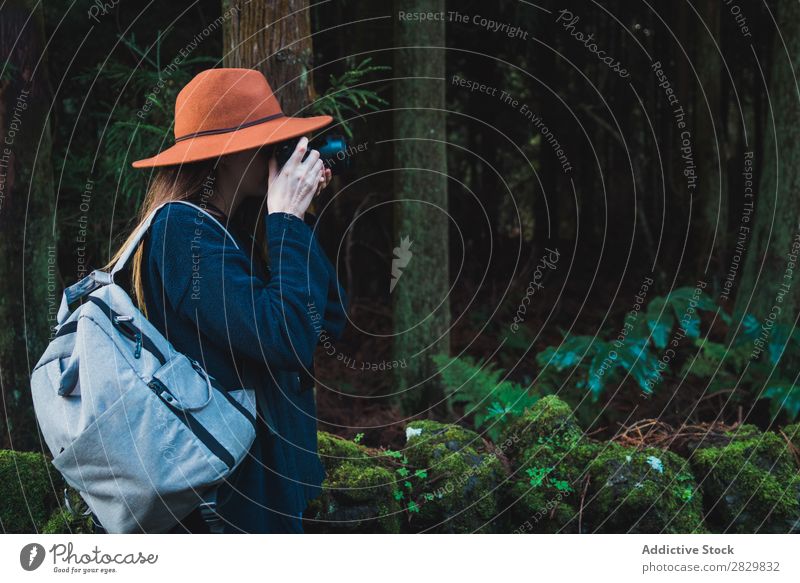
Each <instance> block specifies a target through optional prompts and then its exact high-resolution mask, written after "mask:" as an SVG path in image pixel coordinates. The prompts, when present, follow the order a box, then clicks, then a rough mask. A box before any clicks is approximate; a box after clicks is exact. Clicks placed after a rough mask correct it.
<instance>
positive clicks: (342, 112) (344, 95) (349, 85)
mask: <svg viewBox="0 0 800 583" xmlns="http://www.w3.org/2000/svg"><path fill="white" fill-rule="evenodd" d="M371 61H372V58H371V57H368V58H366V59H364V60H363V61H361V62H360V63H359V64H358V65H356V66H355V67H354V68H352V69H349V70H348V71H345V72H344V74H342V75H341V76H339V77H336V76H335V75H331V76H330V78H329V80H330V87H328V89H327V91H325V93H323V94H322V95H321V96H320V97H318V98H317V99H316V100H315V101H314V103H312V104H311V108H310V109H311V111H312V113H314V114H316V115H330V116H332V117H333V118H334V119H335V120H336V122H337V123H338V124H339V125H340V126H341V127H342V129H343V130H344V132H345V133H346V134H347V137H349V138H352V137H353V132H352V130H351V129H350V123H349V121H348V117H349V116H351V115H353V116H358V115H359V112H360V111H361V110H363V109H367V110H370V111H378V110H379V109H380V108H379V107H378V105H388V104H389V102H388V101H386V100H385V99H383V98H382V97H380V96H379V95H378V94H377V93H376V92H375V91H372V90H371V89H364V88H362V87H360V85H363V84H365V83H367V82H366V81H364V79H365V78H366V77H367V76H368V75H370V74H371V73H374V72H376V71H384V70H387V69H391V67H388V66H378V65H370V62H371Z"/></svg>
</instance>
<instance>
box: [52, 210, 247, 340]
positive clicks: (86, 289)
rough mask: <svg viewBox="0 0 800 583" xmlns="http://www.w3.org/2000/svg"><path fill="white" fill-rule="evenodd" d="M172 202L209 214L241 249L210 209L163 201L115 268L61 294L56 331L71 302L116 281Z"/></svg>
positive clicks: (99, 272)
mask: <svg viewBox="0 0 800 583" xmlns="http://www.w3.org/2000/svg"><path fill="white" fill-rule="evenodd" d="M170 203H181V204H187V205H189V206H192V207H194V208H196V209H197V210H198V211H199V212H202V213H204V214H205V215H206V216H208V217H209V218H210V219H211V220H212V221H214V222H215V223H216V224H217V225H219V228H220V229H222V230H223V231H224V232H225V234H226V235H228V237H230V239H231V241H233V245H234V246H235V247H236V249H239V245H238V244H237V243H236V239H235V238H234V237H233V235H231V233H230V231H228V229H226V228H225V227H224V225H223V224H222V223H220V222H219V221H218V220H217V219H216V218H215V217H214V216H212V215H211V214H210V213H209V212H208V211H206V210H205V209H203V208H202V207H200V206H198V205H196V204H194V203H192V202H189V201H185V200H169V201H167V202H164V203H161V204H160V205H158V206H157V207H156V208H154V209H153V210H152V211H150V214H149V215H147V218H145V220H144V221H142V223H141V224H140V225H139V227H138V228H137V230H136V236H135V237H134V238H133V239H132V240H131V242H130V245H128V247H126V248H125V251H124V253H123V254H122V255H121V256H120V258H119V259H118V260H117V262H116V263H115V264H114V267H113V269H112V270H111V271H110V272H105V271H100V270H99V269H96V270H94V271H92V272H91V273H90V274H89V275H87V276H86V277H84V278H83V279H81V280H80V281H78V282H76V283H74V284H72V285H71V286H69V287H68V288H66V289H65V290H64V293H63V295H62V296H61V305H60V306H59V309H58V315H57V317H56V322H57V324H56V326H55V329H56V331H57V330H58V329H59V328H60V327H61V325H62V324H63V323H64V322H65V321H66V320H67V318H69V316H70V314H71V313H72V312H71V310H70V309H69V306H70V304H72V303H74V302H75V301H77V300H78V299H80V298H82V297H84V296H86V295H88V294H90V293H92V292H93V291H94V290H96V289H97V288H100V287H103V286H104V285H109V284H111V283H114V275H115V274H117V273H119V272H120V271H121V270H122V269H124V268H125V265H126V264H127V263H128V260H129V259H130V258H131V255H133V253H134V251H136V247H137V246H138V245H139V243H140V242H141V240H142V238H143V237H144V235H145V233H146V232H147V229H149V228H150V225H151V224H152V222H153V219H154V218H155V216H156V212H158V210H159V209H160V208H161V207H163V206H164V205H167V204H170Z"/></svg>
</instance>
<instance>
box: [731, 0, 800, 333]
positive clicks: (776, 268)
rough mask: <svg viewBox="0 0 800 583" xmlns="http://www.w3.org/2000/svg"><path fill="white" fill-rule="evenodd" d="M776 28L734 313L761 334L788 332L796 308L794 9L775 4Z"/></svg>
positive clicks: (798, 38) (799, 137) (798, 33)
mask: <svg viewBox="0 0 800 583" xmlns="http://www.w3.org/2000/svg"><path fill="white" fill-rule="evenodd" d="M777 23H778V30H779V31H781V34H780V35H778V34H776V35H775V43H776V44H775V48H774V50H773V53H772V54H773V61H772V65H771V71H770V76H769V79H770V81H769V100H768V103H767V111H766V116H765V119H764V123H765V125H766V128H765V134H764V148H763V150H764V155H763V158H762V163H761V179H760V183H759V188H758V192H757V194H756V200H755V208H756V210H755V224H754V225H752V226H753V233H752V240H751V242H750V245H749V248H748V250H747V257H746V259H745V262H744V268H743V270H742V273H741V282H740V285H739V288H738V290H737V294H736V308H735V313H736V314H737V315H738V314H742V313H745V312H746V313H752V314H754V315H755V316H756V317H757V318H758V320H759V323H760V324H761V326H762V333H763V334H767V335H771V334H773V333H774V330H775V329H776V328H778V327H781V326H787V327H788V329H789V330H791V329H792V327H794V325H795V321H796V318H797V312H798V307H800V276H798V269H797V264H796V262H797V259H798V258H797V256H796V254H797V245H798V242H799V241H800V197H799V196H798V192H800V166H799V165H798V160H800V134H799V133H798V128H799V127H800V100H799V99H798V94H797V86H796V80H795V77H794V72H796V71H797V70H798V68H800V4H798V3H797V2H795V1H794V0H781V1H780V2H779V3H778V5H777ZM783 41H785V42H786V50H784V47H783ZM787 51H788V59H791V63H790V62H789V60H788V59H787Z"/></svg>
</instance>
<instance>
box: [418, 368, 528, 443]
mask: <svg viewBox="0 0 800 583" xmlns="http://www.w3.org/2000/svg"><path fill="white" fill-rule="evenodd" d="M432 358H433V361H434V363H435V364H436V366H437V367H438V368H439V374H440V375H441V377H442V381H443V382H444V385H445V386H446V387H447V388H448V389H450V392H449V394H448V398H449V399H450V400H451V401H452V402H454V403H466V410H467V412H468V413H469V412H474V425H475V429H476V430H478V429H480V428H481V427H483V426H484V425H485V424H487V423H488V422H494V423H492V424H491V427H489V429H488V430H487V434H488V435H489V437H490V438H491V439H492V440H493V441H497V440H498V439H499V437H500V434H501V433H502V428H503V427H504V426H505V425H506V424H507V423H508V421H510V418H512V417H515V416H518V415H520V414H521V413H522V412H523V411H524V410H525V408H526V407H530V406H532V405H533V404H534V403H535V402H536V401H537V400H538V398H539V397H538V396H537V395H532V394H530V393H529V391H528V390H527V389H525V388H524V387H522V386H521V385H519V384H517V383H515V382H513V381H510V380H507V379H505V380H504V379H503V378H502V377H503V376H505V374H506V373H505V371H504V370H503V369H501V368H497V367H496V366H495V365H494V364H492V363H490V362H485V361H482V360H481V361H478V362H476V361H475V360H474V359H473V358H472V357H469V356H462V357H458V358H451V357H450V356H449V355H448V354H436V355H434V356H433V357H432Z"/></svg>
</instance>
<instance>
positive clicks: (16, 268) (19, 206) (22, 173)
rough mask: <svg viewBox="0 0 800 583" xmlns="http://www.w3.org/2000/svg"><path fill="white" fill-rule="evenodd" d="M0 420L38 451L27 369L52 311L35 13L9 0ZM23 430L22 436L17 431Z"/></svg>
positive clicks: (4, 24) (55, 299)
mask: <svg viewBox="0 0 800 583" xmlns="http://www.w3.org/2000/svg"><path fill="white" fill-rule="evenodd" d="M0 28H1V29H2V33H0V61H2V62H3V63H4V65H5V71H4V72H3V77H2V78H0V134H2V135H1V136H0V322H2V328H1V329H0V390H2V392H3V411H2V414H0V425H2V424H3V423H6V425H7V427H2V428H1V429H0V431H1V432H2V435H3V439H2V441H0V447H10V446H11V444H10V443H7V442H6V440H7V439H8V438H7V436H8V435H10V434H13V435H15V440H14V443H13V447H14V448H15V449H25V448H26V447H28V448H36V447H38V445H37V444H38V439H37V438H36V430H35V428H36V423H35V420H34V417H33V406H32V402H31V400H30V397H29V395H30V391H29V386H30V384H29V381H30V369H31V368H32V367H33V365H34V364H35V363H36V361H38V359H39V357H40V356H41V354H42V352H43V351H44V349H45V347H46V346H47V342H48V341H49V332H50V328H51V326H53V325H55V315H56V312H57V311H58V305H59V300H60V298H59V296H58V295H57V293H56V292H57V291H58V289H59V287H60V286H59V280H60V278H59V277H58V274H57V267H56V263H55V259H56V252H55V251H56V247H55V242H56V229H55V223H54V217H55V211H54V197H53V167H52V161H51V152H52V136H51V131H50V123H49V118H48V109H49V106H50V102H51V99H52V96H51V93H50V88H49V83H48V78H47V68H46V64H45V59H44V47H45V38H44V36H45V35H44V17H43V15H42V6H41V4H37V3H35V2H33V1H26V0H16V1H14V0H12V1H11V2H6V3H5V4H4V5H3V6H2V8H0ZM25 428H27V429H28V430H29V432H26V431H25Z"/></svg>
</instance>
